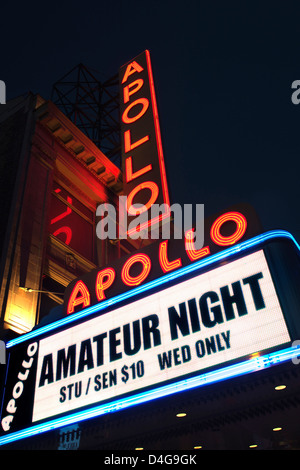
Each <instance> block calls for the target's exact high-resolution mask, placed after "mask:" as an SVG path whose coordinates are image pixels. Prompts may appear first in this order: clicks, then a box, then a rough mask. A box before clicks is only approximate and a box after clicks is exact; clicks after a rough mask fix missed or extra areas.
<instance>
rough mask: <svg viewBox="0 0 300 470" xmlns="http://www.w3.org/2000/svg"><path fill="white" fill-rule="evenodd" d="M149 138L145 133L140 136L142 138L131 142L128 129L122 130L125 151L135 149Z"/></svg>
mask: <svg viewBox="0 0 300 470" xmlns="http://www.w3.org/2000/svg"><path fill="white" fill-rule="evenodd" d="M148 140H149V136H148V135H146V136H145V137H142V139H140V140H137V141H136V142H134V143H133V144H132V143H131V137H130V130H129V129H128V130H127V131H125V132H124V147H125V153H128V152H130V151H131V150H133V149H135V148H136V147H139V146H140V145H142V144H144V143H145V142H147V141H148Z"/></svg>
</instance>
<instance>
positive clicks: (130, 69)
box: [122, 60, 144, 83]
mask: <svg viewBox="0 0 300 470" xmlns="http://www.w3.org/2000/svg"><path fill="white" fill-rule="evenodd" d="M143 70H144V69H143V67H142V66H141V65H140V64H138V63H137V62H136V61H135V60H133V61H132V62H131V63H130V64H129V65H127V68H126V71H125V73H124V77H123V80H122V83H125V82H126V81H127V78H128V77H129V76H130V75H132V74H133V73H135V72H138V73H139V72H142V71H143Z"/></svg>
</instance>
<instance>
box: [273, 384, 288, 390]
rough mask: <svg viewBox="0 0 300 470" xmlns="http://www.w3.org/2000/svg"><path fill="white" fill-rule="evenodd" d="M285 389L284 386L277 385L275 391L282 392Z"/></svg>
mask: <svg viewBox="0 0 300 470" xmlns="http://www.w3.org/2000/svg"><path fill="white" fill-rule="evenodd" d="M285 388H286V385H277V386H276V387H275V390H284V389H285Z"/></svg>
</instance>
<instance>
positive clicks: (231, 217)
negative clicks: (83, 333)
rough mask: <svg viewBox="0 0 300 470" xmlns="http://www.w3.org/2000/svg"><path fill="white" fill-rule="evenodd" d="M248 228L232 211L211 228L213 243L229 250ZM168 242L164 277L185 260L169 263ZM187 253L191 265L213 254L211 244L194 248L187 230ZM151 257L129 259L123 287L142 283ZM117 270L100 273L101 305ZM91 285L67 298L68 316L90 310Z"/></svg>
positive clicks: (162, 254)
mask: <svg viewBox="0 0 300 470" xmlns="http://www.w3.org/2000/svg"><path fill="white" fill-rule="evenodd" d="M228 222H231V223H233V224H235V229H234V231H233V232H232V233H231V234H230V235H229V236H224V235H222V232H221V230H222V227H223V225H224V224H226V223H228ZM246 229H247V219H246V217H245V216H244V215H243V214H241V213H240V212H236V211H231V212H227V213H225V214H222V215H221V216H219V217H218V218H217V219H216V220H215V221H214V223H213V224H212V226H211V229H210V240H211V242H213V243H214V244H215V245H217V246H219V247H228V246H232V245H234V244H236V243H237V242H238V241H239V240H240V239H241V238H242V237H243V236H244V234H245V232H246ZM168 242H169V240H164V241H162V242H160V243H159V246H158V260H159V265H160V268H161V270H162V272H163V273H164V274H167V273H169V272H171V271H174V270H175V269H179V268H181V267H182V259H181V258H180V257H178V258H176V259H173V260H170V259H169V256H168ZM184 247H185V253H186V254H187V256H188V258H189V261H190V262H195V261H197V260H200V259H202V258H204V257H206V256H209V255H210V253H211V250H210V247H209V245H206V246H204V247H203V248H201V249H196V248H195V242H194V231H193V229H191V230H187V231H186V233H185V240H184ZM137 265H138V268H139V269H138V270H139V272H138V274H134V275H133V274H132V269H133V267H137ZM151 266H152V262H151V258H150V256H149V255H148V254H147V253H136V254H134V255H132V256H130V257H129V258H128V259H127V260H126V261H125V262H124V265H123V266H122V269H121V280H122V283H123V284H124V286H128V287H136V286H139V285H140V284H143V283H144V282H145V281H146V280H147V278H148V276H149V273H150V271H151ZM116 276H117V273H116V270H115V269H114V268H113V267H106V268H104V269H101V270H99V271H98V273H97V276H96V280H95V283H94V285H93V290H94V294H95V295H96V301H97V302H102V301H103V300H105V299H106V298H107V294H106V291H107V290H108V289H109V288H110V287H111V286H112V285H113V283H114V282H115V280H116ZM90 284H91V283H89V286H88V285H87V284H86V283H85V282H84V280H83V279H79V280H77V282H76V283H75V285H74V287H73V289H72V291H71V293H70V294H69V295H68V296H67V298H65V303H66V313H67V315H70V314H73V313H74V312H75V309H76V308H78V307H79V308H86V307H89V306H90V305H91V304H92V302H91V285H90Z"/></svg>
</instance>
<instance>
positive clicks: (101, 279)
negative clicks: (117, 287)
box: [96, 268, 116, 301]
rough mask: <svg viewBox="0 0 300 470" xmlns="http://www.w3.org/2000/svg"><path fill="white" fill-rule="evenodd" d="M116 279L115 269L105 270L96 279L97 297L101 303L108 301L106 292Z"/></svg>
mask: <svg viewBox="0 0 300 470" xmlns="http://www.w3.org/2000/svg"><path fill="white" fill-rule="evenodd" d="M115 277H116V273H115V270H114V269H113V268H105V269H103V270H102V271H99V273H98V274H97V278H96V296H97V299H98V300H99V301H101V300H103V299H106V297H105V294H104V291H105V290H106V289H108V288H109V287H110V286H111V285H112V283H113V282H114V280H115Z"/></svg>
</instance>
